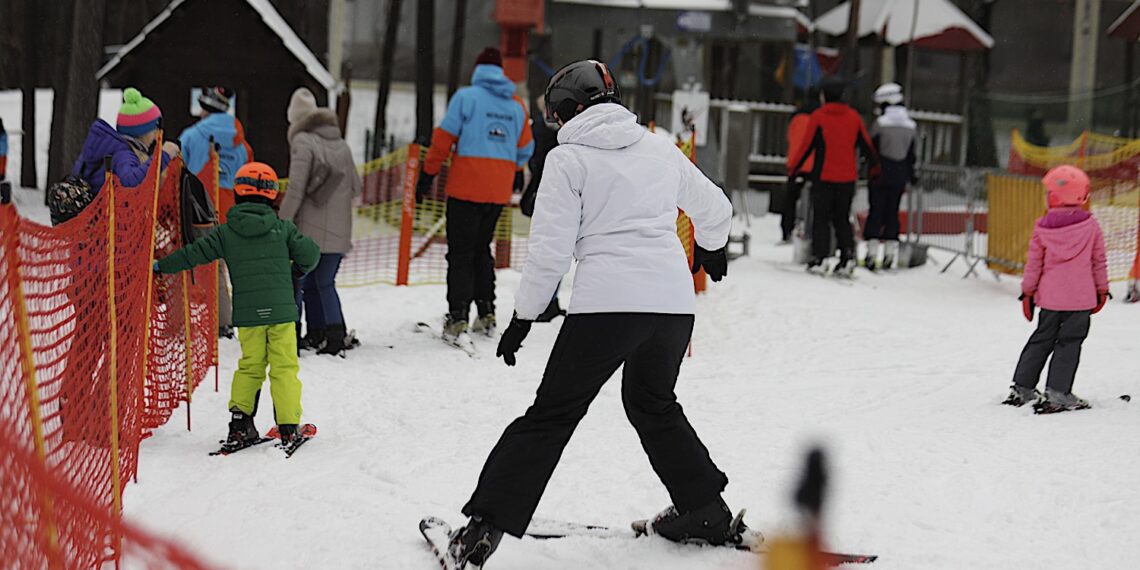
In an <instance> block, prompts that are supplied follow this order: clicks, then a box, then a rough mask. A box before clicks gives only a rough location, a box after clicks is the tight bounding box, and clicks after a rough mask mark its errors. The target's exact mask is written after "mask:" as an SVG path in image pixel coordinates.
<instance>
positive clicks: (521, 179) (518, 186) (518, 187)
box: [511, 170, 526, 194]
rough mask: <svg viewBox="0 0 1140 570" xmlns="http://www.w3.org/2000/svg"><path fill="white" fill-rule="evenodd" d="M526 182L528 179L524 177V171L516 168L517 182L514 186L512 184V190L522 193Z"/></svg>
mask: <svg viewBox="0 0 1140 570" xmlns="http://www.w3.org/2000/svg"><path fill="white" fill-rule="evenodd" d="M525 182H526V180H525V178H524V177H523V171H521V170H516V171H515V183H514V186H511V190H512V191H513V192H514V193H515V194H522V191H523V186H525V185H526V184H525Z"/></svg>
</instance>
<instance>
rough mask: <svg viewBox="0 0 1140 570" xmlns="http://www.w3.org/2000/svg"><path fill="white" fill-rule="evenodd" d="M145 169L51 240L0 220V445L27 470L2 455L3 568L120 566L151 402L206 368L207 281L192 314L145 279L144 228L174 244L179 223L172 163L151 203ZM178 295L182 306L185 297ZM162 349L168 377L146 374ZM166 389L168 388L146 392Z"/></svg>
mask: <svg viewBox="0 0 1140 570" xmlns="http://www.w3.org/2000/svg"><path fill="white" fill-rule="evenodd" d="M157 156H158V155H157V154H156V155H155V158H154V160H153V161H152V164H153V165H154V166H152V168H151V170H150V171H149V172H148V174H147V176H146V178H145V180H144V181H143V182H142V183H141V184H140V185H139V186H137V187H134V188H123V187H120V185H119V183H118V181H117V179H115V178H114V177H110V178H109V179H108V181H107V183H106V184H105V185H104V187H103V188H102V189H101V190H100V191H99V192H98V194H97V196H96V198H95V199H94V201H93V202H92V203H91V204H90V205H88V206H87V208H85V209H84V210H83V211H82V212H81V213H80V214H79V215H78V216H77V217H76V218H74V219H73V220H71V221H69V222H67V223H64V224H62V225H60V226H57V227H54V228H49V227H45V226H41V225H38V224H36V223H34V222H31V221H28V220H25V219H22V218H20V217H19V216H18V215H17V214H16V212H15V209H14V208H13V207H11V206H3V207H0V269H2V271H3V273H2V274H3V276H4V280H3V284H2V285H0V293H2V295H0V432H3V435H2V438H3V440H4V441H3V443H4V444H5V445H8V446H10V447H12V448H13V449H16V450H18V451H19V452H20V453H24V454H27V456H28V457H31V458H32V459H33V460H34V462H33V463H34V465H31V466H28V465H27V464H26V463H27V462H26V461H22V460H20V459H19V458H17V457H14V455H13V454H9V453H4V459H3V460H2V461H0V481H3V485H0V513H2V514H3V517H4V519H3V521H2V523H3V524H2V525H0V533H2V538H0V543H2V544H3V546H4V550H3V552H5V563H6V564H14V565H15V566H16V567H30V568H31V567H53V566H55V567H65V568H72V567H94V566H97V565H99V564H100V563H102V562H103V561H107V560H112V559H121V558H122V555H123V554H124V552H125V549H124V548H120V538H121V537H122V536H123V533H122V532H120V531H119V530H117V528H118V527H119V526H121V525H119V523H118V520H117V519H118V516H119V513H120V512H121V510H122V508H121V500H122V491H123V486H124V483H125V482H126V481H127V480H129V479H130V478H131V477H132V476H133V475H134V473H135V472H136V468H137V462H138V450H139V442H140V440H141V438H142V437H143V434H144V431H145V430H149V429H151V428H153V427H155V426H157V425H160V424H161V422H162V421H164V419H160V418H163V416H162V405H161V404H160V402H162V401H164V400H171V401H173V402H174V403H173V405H177V400H178V399H180V398H181V399H185V398H187V397H188V395H189V392H188V391H187V390H186V386H193V385H194V384H195V383H196V382H197V381H200V379H201V378H202V377H203V376H205V373H206V368H208V366H209V362H210V361H209V359H210V358H213V356H214V353H213V352H212V350H211V349H210V348H209V346H208V345H210V344H212V341H213V338H214V336H213V333H212V332H210V330H211V329H210V328H206V327H205V325H202V324H201V323H204V322H206V321H209V320H210V319H212V318H213V306H214V297H213V296H212V293H213V285H212V283H213V282H214V280H213V279H212V275H213V274H212V273H206V275H209V276H211V279H208V280H205V281H203V285H202V286H200V287H199V288H200V289H203V291H200V292H198V293H197V295H198V298H199V299H200V300H199V301H198V304H199V305H200V307H198V308H197V309H195V310H193V311H187V310H186V309H188V308H189V307H188V304H187V303H185V302H182V303H175V302H174V301H175V300H174V298H173V297H162V295H166V294H168V293H169V291H166V290H163V288H162V286H161V284H160V283H159V282H158V281H157V280H154V279H153V278H152V275H153V274H152V271H151V264H152V261H153V254H154V249H153V245H154V243H155V239H154V238H155V237H156V235H157V233H158V231H157V230H156V228H162V230H161V231H162V232H163V234H164V236H165V235H166V234H174V233H176V232H175V231H174V230H177V228H178V224H179V219H180V217H179V216H178V215H177V214H178V211H177V208H176V205H177V199H178V195H179V192H178V186H177V183H178V178H177V176H176V174H177V172H178V170H179V163H177V162H174V163H172V164H171V167H172V168H170V169H169V170H168V174H169V175H168V177H167V179H166V180H165V181H164V184H163V192H162V193H159V192H158V184H159V168H158V164H159V160H158V158H157ZM170 173H172V174H170ZM160 197H161V198H162V200H159V198H160ZM172 204H173V206H172ZM156 206H158V207H156ZM156 215H161V218H160V219H157V220H156ZM207 286H208V287H207ZM206 289H208V290H209V292H210V293H211V294H210V295H207V294H206V293H205V290H206ZM187 291H188V292H189V293H190V299H193V298H194V289H193V286H191V287H190V288H189V289H187ZM179 298H180V299H182V298H185V297H179ZM160 301H161V302H160ZM176 305H177V307H178V309H179V311H180V312H179V314H181V315H182V319H183V320H181V321H177V323H176V324H180V325H183V326H182V327H181V328H180V329H179V334H178V335H176V336H175V335H171V336H169V337H167V336H164V328H163V325H164V323H166V322H167V321H176V320H177V318H176V317H173V316H172V315H173V307H175V306H176ZM187 314H189V315H190V319H191V323H192V327H193V326H199V333H200V334H199V336H198V337H191V339H192V340H191V341H190V343H189V344H190V345H193V344H195V343H198V344H202V345H203V346H204V348H203V349H202V350H201V353H202V354H203V355H205V356H203V357H199V358H197V359H195V358H194V357H193V353H190V352H188V351H187V345H188V342H187V336H186V332H187V327H185V326H184V325H185V322H186V321H185V318H186V315H187ZM195 315H197V316H196V317H195ZM195 318H196V319H198V321H199V324H197V325H195V324H194V319H195ZM203 330H204V332H203ZM207 335H208V336H207ZM174 345H177V347H179V349H180V351H179V354H180V357H181V364H182V366H181V368H180V369H178V370H167V369H163V368H162V367H160V366H155V365H153V363H155V362H161V360H160V359H159V358H158V356H157V355H159V354H161V353H162V351H161V350H159V351H153V352H152V351H151V350H149V349H150V348H151V347H158V348H166V347H167V346H174ZM188 354H189V355H190V356H189V357H188V356H187V355H188ZM187 362H190V366H189V367H187V366H186V363H187ZM187 381H189V382H188V383H187ZM167 385H176V388H174V389H171V390H169V391H168V392H164V391H163V390H161V389H158V387H160V386H167ZM170 409H173V408H172V407H171V408H170ZM166 416H169V414H168V413H167V414H166ZM41 472H42V474H49V475H50V476H51V477H52V478H54V481H55V482H54V483H53V482H50V481H46V482H45V480H44V477H45V476H44V475H42V474H40V473H41ZM44 485H48V486H51V485H56V486H57V487H61V488H62V490H60V489H55V490H51V491H50V492H47V491H45V490H44V489H43V488H42V487H43V486H44ZM61 497H62V499H61ZM77 502H78V503H82V504H76V503H77ZM108 521H109V522H108ZM45 529H46V530H45ZM124 544H125V543H124ZM143 550H144V551H145V550H146V548H143ZM9 553H12V555H11V556H9ZM44 561H47V564H44V563H42V562H44Z"/></svg>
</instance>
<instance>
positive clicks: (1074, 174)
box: [1041, 164, 1090, 208]
mask: <svg viewBox="0 0 1140 570" xmlns="http://www.w3.org/2000/svg"><path fill="white" fill-rule="evenodd" d="M1041 182H1043V183H1045V190H1046V191H1047V192H1048V193H1049V207H1050V208H1063V207H1066V206H1083V205H1085V203H1086V202H1088V201H1089V186H1090V183H1089V175H1088V174H1085V171H1083V170H1081V169H1080V168H1077V167H1075V166H1070V165H1068V164H1064V165H1061V166H1055V167H1053V168H1052V169H1050V170H1049V172H1046V173H1045V177H1044V178H1042V179H1041Z"/></svg>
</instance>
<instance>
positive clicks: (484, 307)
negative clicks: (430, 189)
mask: <svg viewBox="0 0 1140 570" xmlns="http://www.w3.org/2000/svg"><path fill="white" fill-rule="evenodd" d="M502 212H503V206H502V205H501V204H481V203H478V202H468V201H466V200H456V199H455V198H448V199H447V307H448V311H449V312H451V314H453V315H456V316H459V317H460V318H461V320H467V317H468V314H469V313H470V311H471V301H475V304H476V306H477V307H478V308H479V314H480V315H482V314H484V313H487V312H492V311H494V306H495V258H494V257H492V256H491V240H492V239H494V237H495V225H496V224H498V222H499V214H501V213H502Z"/></svg>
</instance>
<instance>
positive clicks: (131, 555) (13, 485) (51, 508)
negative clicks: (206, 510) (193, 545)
mask: <svg viewBox="0 0 1140 570" xmlns="http://www.w3.org/2000/svg"><path fill="white" fill-rule="evenodd" d="M12 435H13V434H11V433H7V432H4V433H0V473H3V477H4V478H3V481H4V488H3V491H0V496H2V497H3V499H4V500H3V501H0V523H3V524H0V552H3V553H4V564H5V567H8V568H53V569H54V568H68V569H70V568H97V567H99V566H100V565H101V564H102V563H103V562H104V561H106V560H109V559H112V558H116V556H115V554H114V553H118V555H117V559H118V560H119V561H120V563H121V566H126V567H132V568H148V569H180V570H205V569H206V568H208V566H206V565H205V564H204V563H202V562H201V561H199V560H197V558H196V557H195V556H193V555H191V554H190V553H189V552H187V551H186V550H184V549H183V548H181V547H179V546H178V545H175V544H173V543H171V542H169V541H167V540H163V539H160V538H157V537H155V536H152V535H150V534H149V533H147V532H144V531H142V530H140V529H138V528H136V527H134V526H133V525H130V524H127V523H124V522H123V521H122V520H121V519H120V518H119V517H118V516H115V515H113V514H111V513H110V512H109V511H107V509H106V508H105V506H104V505H100V504H98V503H96V502H93V501H92V500H91V499H90V497H87V496H84V495H83V494H82V493H80V492H78V490H77V489H76V488H75V487H74V486H73V485H72V484H71V482H70V481H68V480H66V479H62V478H60V476H59V475H58V473H56V472H54V471H52V470H49V469H48V468H47V467H46V466H45V465H44V463H43V461H42V460H41V458H40V457H39V456H38V455H37V453H36V452H35V451H33V450H30V449H28V448H27V447H26V446H25V445H23V442H22V441H21V440H19V439H17V438H15V437H12Z"/></svg>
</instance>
